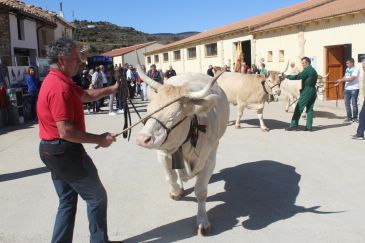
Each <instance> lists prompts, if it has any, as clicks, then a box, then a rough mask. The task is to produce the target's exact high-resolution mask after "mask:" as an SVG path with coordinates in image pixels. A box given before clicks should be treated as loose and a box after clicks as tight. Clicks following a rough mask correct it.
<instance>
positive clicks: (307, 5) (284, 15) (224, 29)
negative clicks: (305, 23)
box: [148, 0, 365, 54]
mask: <svg viewBox="0 0 365 243" xmlns="http://www.w3.org/2000/svg"><path fill="white" fill-rule="evenodd" d="M349 1H356V2H364V3H365V1H364V0H307V1H304V2H300V3H297V4H294V5H291V6H288V7H285V8H281V9H278V10H274V11H272V12H268V13H265V14H262V15H258V16H255V17H252V18H248V19H243V20H241V21H238V22H235V23H232V24H228V25H224V26H220V27H217V28H214V29H211V30H208V31H205V32H202V33H199V34H196V35H193V36H190V37H188V38H185V39H183V40H180V41H176V42H173V43H171V44H169V45H166V46H165V47H163V48H160V49H158V50H154V51H151V52H149V53H148V54H152V53H156V52H162V51H167V50H173V49H175V48H179V47H181V46H186V45H187V44H189V43H194V42H197V41H201V40H206V39H209V38H214V37H217V36H219V35H223V34H228V33H230V32H235V31H247V32H252V31H253V32H254V31H255V29H259V28H264V27H263V26H269V25H271V24H275V23H277V22H280V21H285V20H286V19H290V18H295V16H298V15H299V14H301V13H308V15H311V14H310V13H311V12H312V11H314V10H315V9H317V8H321V9H322V8H326V6H327V5H328V4H331V3H336V2H341V4H339V6H342V5H346V4H347V3H348V2H349ZM361 5H363V3H362V4H361ZM354 8H356V6H354ZM337 11H340V9H337ZM297 19H298V21H299V20H300V18H297Z"/></svg>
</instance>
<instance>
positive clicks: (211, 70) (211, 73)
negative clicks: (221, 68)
mask: <svg viewBox="0 0 365 243" xmlns="http://www.w3.org/2000/svg"><path fill="white" fill-rule="evenodd" d="M207 74H208V75H209V76H211V77H214V72H213V66H212V65H209V67H208V70H207Z"/></svg>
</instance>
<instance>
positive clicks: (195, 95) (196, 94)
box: [187, 71, 225, 99]
mask: <svg viewBox="0 0 365 243" xmlns="http://www.w3.org/2000/svg"><path fill="white" fill-rule="evenodd" d="M224 72H225V71H223V72H221V73H220V74H219V75H217V76H215V77H214V78H213V80H212V81H211V82H210V83H208V84H207V85H205V87H204V88H203V89H202V90H199V91H195V92H190V93H188V95H187V97H188V98H190V99H202V98H204V97H205V96H206V95H207V94H208V92H209V90H210V89H211V88H212V87H213V85H214V84H215V82H216V81H217V79H218V78H219V77H220V76H221V75H222V74H223V73H224Z"/></svg>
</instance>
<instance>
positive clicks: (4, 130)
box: [0, 121, 38, 135]
mask: <svg viewBox="0 0 365 243" xmlns="http://www.w3.org/2000/svg"><path fill="white" fill-rule="evenodd" d="M37 124H38V122H36V121H26V122H24V123H23V124H21V125H12V126H10V125H9V126H6V127H3V128H0V135H3V134H6V133H9V132H13V131H15V130H22V129H29V128H34V126H36V125H37Z"/></svg>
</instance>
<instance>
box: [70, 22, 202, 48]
mask: <svg viewBox="0 0 365 243" xmlns="http://www.w3.org/2000/svg"><path fill="white" fill-rule="evenodd" d="M73 25H74V26H75V28H76V29H75V32H74V36H75V39H76V40H78V41H80V42H81V43H82V44H84V45H86V46H88V47H89V48H90V49H89V50H90V52H91V54H100V53H103V52H107V51H110V50H112V49H115V48H121V47H126V46H132V45H136V44H141V43H145V42H150V41H158V42H161V43H166V44H167V43H170V42H174V41H177V40H180V39H183V38H186V37H189V36H191V35H195V34H197V33H199V32H183V33H177V34H173V33H158V34H146V33H143V32H141V31H138V30H135V29H134V28H132V27H121V26H118V25H115V24H112V23H109V22H90V21H86V20H81V21H79V20H75V21H74V22H73Z"/></svg>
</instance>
